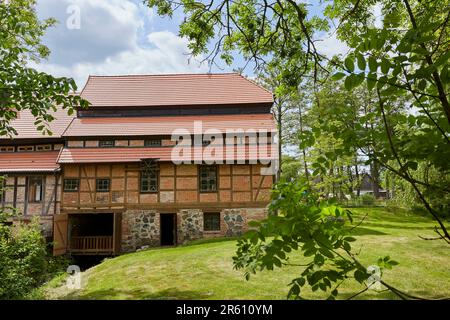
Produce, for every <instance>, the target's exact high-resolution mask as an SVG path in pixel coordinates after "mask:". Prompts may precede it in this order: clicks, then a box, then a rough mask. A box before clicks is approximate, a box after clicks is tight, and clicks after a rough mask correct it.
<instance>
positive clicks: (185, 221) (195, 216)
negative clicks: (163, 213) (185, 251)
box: [177, 209, 203, 244]
mask: <svg viewBox="0 0 450 320" xmlns="http://www.w3.org/2000/svg"><path fill="white" fill-rule="evenodd" d="M177 227H178V230H177V231H178V243H179V244H183V243H186V242H187V241H189V240H195V239H200V238H202V237H203V212H202V211H201V210H199V209H186V210H180V211H179V212H178V215H177Z"/></svg>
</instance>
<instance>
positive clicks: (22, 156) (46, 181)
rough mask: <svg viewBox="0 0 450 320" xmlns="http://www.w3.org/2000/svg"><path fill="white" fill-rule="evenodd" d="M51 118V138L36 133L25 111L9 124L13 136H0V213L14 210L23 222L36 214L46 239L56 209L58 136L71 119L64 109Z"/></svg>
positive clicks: (57, 208) (59, 182) (59, 171)
mask: <svg viewBox="0 0 450 320" xmlns="http://www.w3.org/2000/svg"><path fill="white" fill-rule="evenodd" d="M52 115H53V116H54V117H55V118H56V120H54V121H52V122H51V123H50V125H49V127H50V130H51V131H52V133H53V135H52V136H43V135H42V133H41V132H39V131H37V130H36V127H35V126H34V122H35V121H36V120H35V118H34V117H33V116H32V115H31V113H30V112H29V111H28V110H27V111H22V112H19V113H18V117H17V119H16V120H14V121H13V122H12V127H13V128H14V129H15V130H16V132H17V136H16V137H15V138H14V139H10V138H8V137H5V136H2V137H0V175H1V176H3V177H4V179H3V181H2V182H3V188H2V190H1V193H0V199H1V205H2V210H4V211H5V210H7V209H8V208H11V207H13V208H16V209H17V210H18V211H19V212H20V213H21V214H22V216H21V219H22V220H25V221H28V220H30V219H31V217H33V216H35V215H38V216H39V217H40V220H41V223H42V229H43V233H44V236H45V237H46V238H47V239H48V240H52V236H53V217H54V215H55V214H58V213H59V210H60V197H61V170H60V166H59V165H58V164H57V158H58V155H59V152H60V150H61V149H62V148H63V146H64V139H63V138H62V137H61V134H62V133H63V132H64V130H65V129H66V128H67V126H68V125H69V123H70V122H71V121H72V119H73V117H72V116H68V115H67V112H66V111H64V110H57V111H56V112H52Z"/></svg>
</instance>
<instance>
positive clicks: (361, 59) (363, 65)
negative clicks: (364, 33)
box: [356, 53, 366, 71]
mask: <svg viewBox="0 0 450 320" xmlns="http://www.w3.org/2000/svg"><path fill="white" fill-rule="evenodd" d="M356 58H357V60H358V68H359V69H360V70H361V71H364V70H365V69H366V60H365V59H364V56H363V55H362V54H361V53H358V54H357V55H356Z"/></svg>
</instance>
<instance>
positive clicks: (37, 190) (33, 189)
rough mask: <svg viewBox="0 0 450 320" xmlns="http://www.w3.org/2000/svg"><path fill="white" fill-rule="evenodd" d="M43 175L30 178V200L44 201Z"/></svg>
mask: <svg viewBox="0 0 450 320" xmlns="http://www.w3.org/2000/svg"><path fill="white" fill-rule="evenodd" d="M42 193H43V188H42V177H31V178H29V180H28V202H41V201H42Z"/></svg>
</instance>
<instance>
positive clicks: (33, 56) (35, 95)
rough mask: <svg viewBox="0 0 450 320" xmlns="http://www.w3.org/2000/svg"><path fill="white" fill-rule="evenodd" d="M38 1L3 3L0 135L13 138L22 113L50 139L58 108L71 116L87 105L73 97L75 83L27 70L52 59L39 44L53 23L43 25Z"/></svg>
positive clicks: (0, 17) (0, 7) (0, 14)
mask: <svg viewBox="0 0 450 320" xmlns="http://www.w3.org/2000/svg"><path fill="white" fill-rule="evenodd" d="M35 2H36V1H35V0H11V1H8V2H5V1H1V2H0V61H1V64H0V119H1V120H0V135H1V136H4V135H9V136H14V135H15V134H17V132H16V130H15V129H14V128H13V127H12V126H11V122H12V121H13V120H14V119H16V118H17V115H18V112H19V111H21V110H29V111H30V112H31V113H32V115H33V116H34V117H35V122H34V124H35V126H36V129H37V130H39V131H41V132H42V133H43V134H47V135H51V134H52V133H51V131H50V130H49V128H48V123H49V122H51V121H52V120H54V117H53V115H52V111H55V110H56V106H60V107H61V108H64V109H67V111H68V113H69V114H71V113H73V111H74V108H76V107H87V105H88V102H87V101H85V100H83V99H81V97H79V96H78V95H76V94H74V92H75V91H76V89H77V86H76V84H75V82H74V80H73V79H70V78H64V77H63V78H57V77H53V76H51V75H49V74H46V73H44V72H38V71H36V70H35V69H33V68H30V67H28V66H27V62H28V61H30V60H33V61H39V60H40V59H42V58H46V57H47V56H48V55H49V50H48V48H47V47H46V46H44V45H42V44H41V42H40V40H41V37H42V35H43V34H44V32H45V30H46V29H47V28H48V27H50V26H52V25H54V24H55V22H56V21H55V20H54V19H47V20H45V21H40V20H39V19H38V18H37V16H36V12H35V10H34V5H35Z"/></svg>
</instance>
